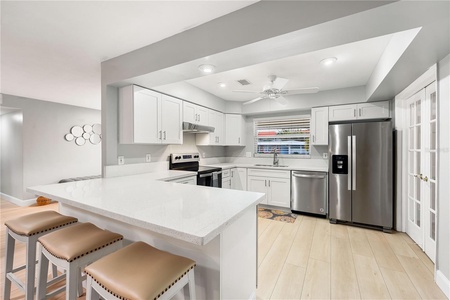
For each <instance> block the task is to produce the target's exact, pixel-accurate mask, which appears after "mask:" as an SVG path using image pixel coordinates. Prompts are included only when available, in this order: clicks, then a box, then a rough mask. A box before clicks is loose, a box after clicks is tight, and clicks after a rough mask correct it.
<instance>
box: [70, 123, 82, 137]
mask: <svg viewBox="0 0 450 300" xmlns="http://www.w3.org/2000/svg"><path fill="white" fill-rule="evenodd" d="M83 132H84V130H83V128H81V126H78V125H76V126H73V127H72V128H71V129H70V133H71V134H73V136H76V137H80V136H81V135H82V134H83Z"/></svg>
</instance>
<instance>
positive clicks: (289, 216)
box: [258, 207, 297, 223]
mask: <svg viewBox="0 0 450 300" xmlns="http://www.w3.org/2000/svg"><path fill="white" fill-rule="evenodd" d="M258 217H260V218H264V219H270V220H275V221H281V222H286V223H294V222H295V219H297V215H296V214H293V213H290V212H287V211H283V210H279V209H268V208H264V207H259V208H258Z"/></svg>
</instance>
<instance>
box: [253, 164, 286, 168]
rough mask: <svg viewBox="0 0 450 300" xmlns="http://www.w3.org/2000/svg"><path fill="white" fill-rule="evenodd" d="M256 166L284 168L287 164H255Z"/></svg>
mask: <svg viewBox="0 0 450 300" xmlns="http://www.w3.org/2000/svg"><path fill="white" fill-rule="evenodd" d="M255 166H256V167H273V168H286V167H289V166H285V165H278V166H274V165H265V164H255Z"/></svg>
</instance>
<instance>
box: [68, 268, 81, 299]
mask: <svg viewBox="0 0 450 300" xmlns="http://www.w3.org/2000/svg"><path fill="white" fill-rule="evenodd" d="M79 270H80V268H78V267H76V266H69V268H68V270H67V272H66V300H75V299H76V298H77V292H78V281H79V278H78V277H79V276H80V275H79Z"/></svg>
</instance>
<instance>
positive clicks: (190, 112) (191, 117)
mask: <svg viewBox="0 0 450 300" xmlns="http://www.w3.org/2000/svg"><path fill="white" fill-rule="evenodd" d="M195 108H196V105H195V104H192V103H189V102H186V101H183V121H184V122H189V123H197V119H196V118H197V114H196V112H195Z"/></svg>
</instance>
